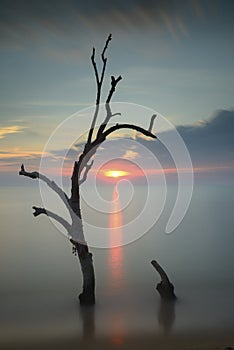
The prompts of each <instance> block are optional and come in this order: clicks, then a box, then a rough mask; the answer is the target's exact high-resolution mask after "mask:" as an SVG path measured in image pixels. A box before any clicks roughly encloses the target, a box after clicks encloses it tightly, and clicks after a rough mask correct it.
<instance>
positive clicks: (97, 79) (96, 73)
mask: <svg viewBox="0 0 234 350" xmlns="http://www.w3.org/2000/svg"><path fill="white" fill-rule="evenodd" d="M95 53H96V50H95V47H93V52H92V56H91V61H92V64H93V69H94V74H95V78H96V84H97V86H98V85H99V75H98V69H97V64H96V61H95Z"/></svg>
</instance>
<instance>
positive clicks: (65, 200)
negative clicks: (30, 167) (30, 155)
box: [19, 164, 75, 218]
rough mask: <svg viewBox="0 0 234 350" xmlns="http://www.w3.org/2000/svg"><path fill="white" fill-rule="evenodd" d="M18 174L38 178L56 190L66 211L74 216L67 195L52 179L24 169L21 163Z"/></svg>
mask: <svg viewBox="0 0 234 350" xmlns="http://www.w3.org/2000/svg"><path fill="white" fill-rule="evenodd" d="M19 175H23V176H26V177H30V178H31V179H40V180H42V181H44V182H45V183H46V184H47V185H48V186H49V187H50V188H51V189H52V190H53V191H54V192H56V193H57V194H58V196H59V197H60V198H61V200H62V201H63V203H64V204H65V206H66V208H67V209H68V211H69V213H70V215H71V218H74V215H75V214H74V212H73V210H72V209H71V207H70V205H69V198H68V196H67V195H66V193H65V192H64V191H63V190H62V189H61V188H60V187H59V186H58V185H57V184H56V183H55V182H54V181H51V180H50V179H49V178H48V177H46V176H45V175H43V174H40V173H39V172H37V171H33V172H27V171H25V168H24V165H23V164H22V165H21V170H20V171H19Z"/></svg>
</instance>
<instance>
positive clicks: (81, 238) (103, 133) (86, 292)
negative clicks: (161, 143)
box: [19, 34, 156, 305]
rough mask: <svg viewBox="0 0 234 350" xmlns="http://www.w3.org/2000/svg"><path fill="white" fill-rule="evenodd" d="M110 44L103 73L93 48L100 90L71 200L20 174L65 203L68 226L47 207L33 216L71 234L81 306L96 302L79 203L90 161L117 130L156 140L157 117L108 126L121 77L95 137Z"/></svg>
mask: <svg viewBox="0 0 234 350" xmlns="http://www.w3.org/2000/svg"><path fill="white" fill-rule="evenodd" d="M110 41H111V34H110V35H109V36H108V38H107V40H106V42H105V46H104V48H103V51H102V53H101V62H102V67H101V69H100V70H99V69H98V67H97V64H96V60H95V56H96V52H95V48H93V52H92V55H91V62H92V66H93V69H94V74H95V80H96V87H97V91H96V104H95V110H94V115H93V118H92V123H91V126H90V129H89V132H88V137H87V141H86V143H85V145H84V148H83V152H82V153H81V154H80V156H79V158H78V161H75V162H74V166H73V171H72V177H71V195H70V197H68V195H67V194H66V193H65V192H64V191H63V190H62V189H61V188H60V187H59V186H58V185H57V184H56V183H55V182H54V181H51V180H50V179H49V178H47V177H46V176H44V175H43V174H41V173H39V172H36V171H34V172H27V171H26V170H25V167H24V165H22V166H21V170H20V172H19V175H23V176H27V177H29V178H32V179H39V180H41V181H44V182H45V183H46V184H47V185H48V186H49V187H50V188H51V189H52V190H53V191H55V192H56V193H57V195H58V196H59V197H60V199H61V200H62V201H63V203H64V204H65V206H66V208H67V210H68V212H69V214H70V217H71V224H69V223H68V222H67V221H66V220H65V219H63V218H62V217H60V216H58V215H57V214H56V213H53V212H51V211H49V210H48V209H46V208H38V207H35V206H34V207H33V209H34V213H33V215H34V216H38V215H41V214H45V215H47V216H50V217H51V218H53V219H54V220H57V221H58V222H59V223H60V224H61V225H62V226H64V228H65V229H66V230H67V232H68V235H69V237H70V242H71V243H72V245H73V252H75V253H77V255H78V258H79V261H80V265H81V271H82V275H83V290H82V293H81V294H80V295H79V300H80V304H81V305H93V304H94V303H95V274H94V265H93V258H92V254H91V253H90V251H89V247H88V244H87V242H86V241H85V235H84V231H83V225H82V211H81V204H80V186H81V184H82V183H84V182H85V180H86V179H87V176H88V172H89V170H90V169H91V167H92V165H93V160H91V158H92V157H93V156H94V155H95V153H96V151H97V149H98V147H99V146H100V145H101V144H102V143H103V142H104V141H105V140H106V139H107V137H108V136H109V135H111V134H112V133H114V132H115V131H116V130H120V129H131V130H135V131H137V132H139V133H142V134H144V135H145V136H148V137H150V138H154V139H155V138H156V136H155V135H154V134H152V132H151V131H152V126H153V121H154V118H155V116H152V118H151V122H150V125H149V129H148V130H146V129H144V128H142V127H140V126H137V125H134V124H126V123H124V124H115V125H114V126H109V125H108V123H109V121H110V119H111V118H112V117H113V116H116V115H119V113H117V114H113V113H112V111H111V100H112V97H113V95H114V92H115V90H116V87H117V84H118V83H119V82H120V80H121V79H122V77H121V76H118V77H117V78H115V77H114V76H111V80H110V89H109V92H108V95H107V98H106V100H105V116H104V119H103V122H102V123H101V125H100V126H99V128H98V130H97V132H96V134H95V136H94V135H93V132H94V129H95V127H96V122H97V117H98V115H99V108H100V103H101V96H102V86H103V81H104V77H105V71H106V65H107V58H106V51H107V48H108V45H109V43H110ZM89 162H90V163H89Z"/></svg>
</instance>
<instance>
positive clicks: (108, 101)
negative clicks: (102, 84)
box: [97, 75, 122, 138]
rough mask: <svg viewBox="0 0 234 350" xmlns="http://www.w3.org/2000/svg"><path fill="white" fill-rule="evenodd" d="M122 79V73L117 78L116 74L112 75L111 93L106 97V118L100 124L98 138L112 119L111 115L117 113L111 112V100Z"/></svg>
mask: <svg viewBox="0 0 234 350" xmlns="http://www.w3.org/2000/svg"><path fill="white" fill-rule="evenodd" d="M121 79H122V77H121V75H120V76H119V77H118V78H116V79H115V77H114V76H111V88H110V90H109V94H108V97H107V99H106V104H105V107H106V118H105V119H104V121H103V123H102V124H101V125H100V127H99V130H98V133H97V138H98V137H99V136H100V135H101V134H102V133H103V131H104V130H105V128H106V126H107V124H108V122H109V120H110V119H111V117H113V116H114V115H116V114H112V112H111V106H110V102H111V99H112V96H113V94H114V92H115V88H116V86H117V84H118V82H119V81H120V80H121Z"/></svg>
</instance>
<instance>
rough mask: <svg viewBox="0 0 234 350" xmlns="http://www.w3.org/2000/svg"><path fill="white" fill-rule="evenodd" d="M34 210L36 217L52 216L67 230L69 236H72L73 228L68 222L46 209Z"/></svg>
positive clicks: (36, 208) (37, 208)
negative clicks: (42, 215)
mask: <svg viewBox="0 0 234 350" xmlns="http://www.w3.org/2000/svg"><path fill="white" fill-rule="evenodd" d="M33 209H34V210H35V211H34V213H33V215H34V216H39V215H41V214H45V215H47V216H50V217H51V218H52V219H54V220H56V221H58V222H59V223H60V224H61V225H62V226H63V227H64V228H65V229H66V230H67V232H68V234H70V232H71V228H72V226H71V225H70V224H69V223H68V222H67V220H65V219H63V218H62V217H61V216H59V215H57V214H55V213H54V212H52V211H50V210H47V209H45V208H39V207H33Z"/></svg>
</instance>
